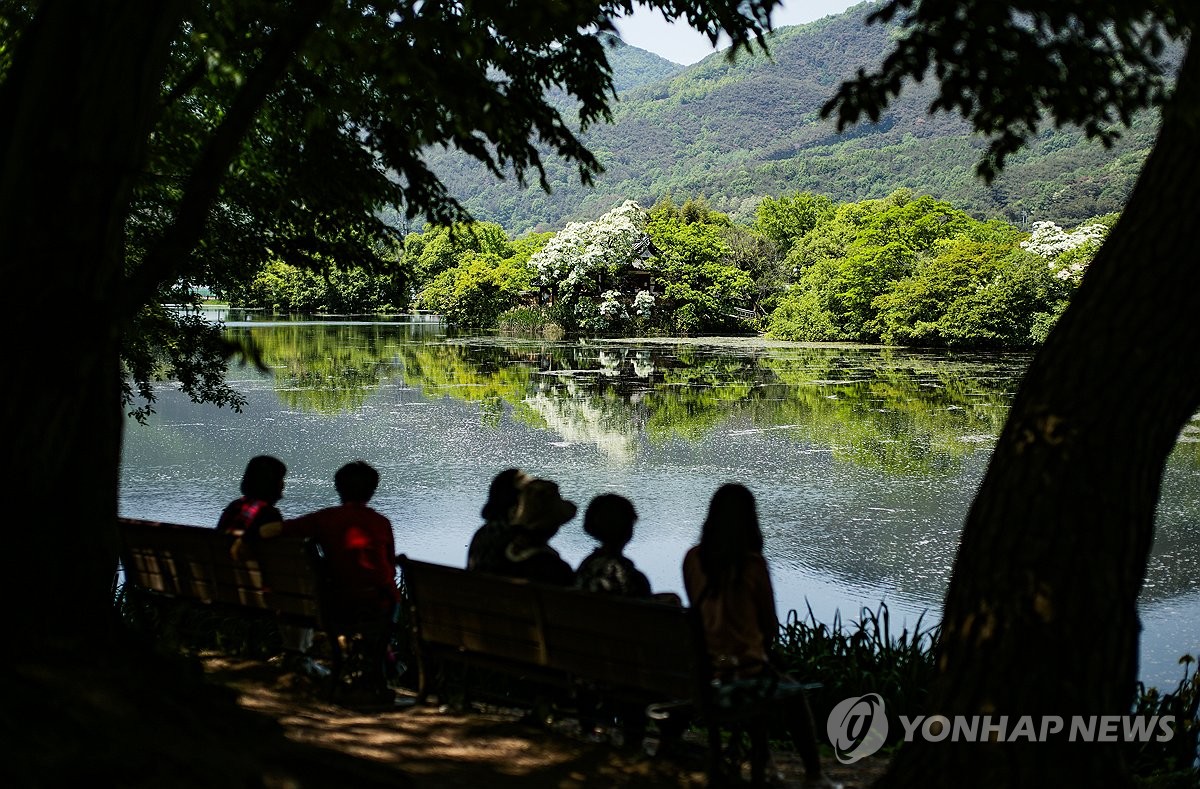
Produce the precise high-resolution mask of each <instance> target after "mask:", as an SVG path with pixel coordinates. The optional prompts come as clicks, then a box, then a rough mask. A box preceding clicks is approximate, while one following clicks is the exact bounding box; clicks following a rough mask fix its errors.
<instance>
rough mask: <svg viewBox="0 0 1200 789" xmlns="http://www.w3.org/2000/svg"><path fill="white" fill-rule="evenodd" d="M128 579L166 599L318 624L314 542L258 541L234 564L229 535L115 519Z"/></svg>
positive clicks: (319, 572) (319, 575) (319, 579)
mask: <svg viewBox="0 0 1200 789" xmlns="http://www.w3.org/2000/svg"><path fill="white" fill-rule="evenodd" d="M117 532H118V534H119V536H120V556H121V566H122V569H123V571H124V573H125V582H126V583H127V584H133V585H134V586H137V587H140V588H142V589H145V590H149V591H151V592H154V593H156V594H160V595H164V596H167V597H174V598H179V599H185V600H191V601H194V602H198V603H205V604H209V605H225V606H236V607H238V608H242V609H249V610H253V611H260V612H262V613H264V614H268V613H269V614H274V615H276V616H278V617H279V618H280V619H281V620H283V621H285V622H289V623H292V624H297V625H304V626H310V627H318V628H321V627H323V624H324V612H323V609H322V602H321V590H322V587H323V586H324V582H323V567H322V563H321V558H320V553H319V550H318V549H317V548H316V545H315V544H314V543H311V542H310V541H309V540H307V539H302V538H297V537H279V538H276V539H272V540H262V541H260V542H259V543H257V544H256V545H255V546H254V550H253V556H252V557H250V558H246V559H244V560H237V559H234V558H233V557H232V556H231V555H230V552H229V549H230V546H231V545H232V544H233V538H232V537H230V536H229V535H227V534H222V533H221V532H218V531H217V530H216V529H215V528H205V527H201V526H184V525H180V524H176V523H159V522H156V521H147V520H139V519H136V518H119V519H118V522H117Z"/></svg>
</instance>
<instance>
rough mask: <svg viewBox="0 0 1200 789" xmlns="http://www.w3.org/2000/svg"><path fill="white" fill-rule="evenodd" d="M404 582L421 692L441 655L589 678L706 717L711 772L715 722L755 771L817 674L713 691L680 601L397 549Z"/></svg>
mask: <svg viewBox="0 0 1200 789" xmlns="http://www.w3.org/2000/svg"><path fill="white" fill-rule="evenodd" d="M396 561H397V564H398V565H399V566H400V569H401V572H402V574H403V580H404V585H405V589H406V591H407V604H408V623H409V627H410V628H411V632H412V639H413V651H414V654H415V656H416V660H417V669H418V677H419V679H418V688H417V692H418V698H419V699H422V700H423V699H425V698H427V696H428V695H429V693H430V692H431V690H432V689H433V684H434V681H435V679H434V678H435V676H436V675H437V673H438V671H439V668H440V667H441V666H442V665H443V664H445V663H447V662H455V663H461V664H465V665H471V666H480V667H484V668H488V669H493V670H499V671H503V672H507V673H509V674H513V675H516V676H519V677H523V678H525V679H527V680H531V681H534V682H537V683H546V684H549V685H551V686H556V687H561V688H571V687H574V686H575V685H576V683H578V682H580V681H585V682H587V683H590V684H591V685H593V686H594V687H596V688H598V689H599V691H600V692H601V693H602V694H603V695H604V696H605V697H606V698H609V699H616V700H618V701H621V702H633V703H637V704H639V705H640V707H641V708H643V709H645V710H646V712H647V714H648V715H649V716H650V717H651V718H658V719H662V718H663V717H666V715H667V712H668V711H678V712H687V713H689V714H690V715H692V716H694V718H695V720H696V721H697V722H698V723H701V724H703V725H705V726H706V728H707V730H708V738H709V757H710V761H709V771H710V781H711V782H712V783H717V782H719V780H720V778H721V777H722V776H723V775H726V774H727V773H728V771H729V769H730V765H728V764H727V763H726V756H727V755H728V754H727V753H726V752H724V751H723V748H722V743H721V740H722V738H721V731H722V728H723V727H724V728H727V729H730V728H732V729H737V730H745V731H747V732H749V733H751V735H752V736H751V740H752V742H751V751H752V753H751V763H752V772H753V773H754V774H756V775H757V776H759V777H761V774H762V771H763V768H764V766H765V762H766V755H767V754H766V728H765V721H766V718H767V716H768V715H770V714H771V713H772V712H773V711H774V710H775V709H776V707H777V705H779V704H780V703H782V702H784V701H785V700H786V699H787V698H789V697H792V696H794V695H795V694H797V693H803V692H804V690H806V689H809V688H812V687H817V685H815V684H808V685H801V684H797V683H789V684H788V685H787V686H786V687H782V688H780V689H779V692H778V693H776V694H774V695H773V696H772V697H771V698H765V699H764V698H752V697H751V696H750V695H747V696H746V697H744V698H743V697H740V696H739V694H736V693H734V694H731V693H729V692H728V691H729V688H728V687H726V688H724V690H725V691H726V692H721V690H722V688H721V686H719V685H714V683H713V681H712V677H713V672H712V669H711V666H710V664H709V661H708V656H707V650H706V649H705V647H704V641H703V635H702V633H701V631H700V628H699V622H698V621H697V617H696V615H695V614H694V613H693V611H692V610H691V609H689V608H686V607H682V606H674V605H668V604H663V603H657V602H652V601H646V600H637V599H629V598H619V597H610V596H604V595H596V594H591V593H588V592H582V591H578V590H574V589H566V588H563V587H558V586H548V585H545V584H539V583H532V582H529V581H524V580H520V579H511V578H501V577H498V576H493V575H488V574H484V573H473V572H468V571H466V570H460V569H457V568H453V567H446V566H442V565H437V564H431V563H428V562H421V561H417V560H414V559H410V558H408V557H407V556H404V555H401V556H398V557H396Z"/></svg>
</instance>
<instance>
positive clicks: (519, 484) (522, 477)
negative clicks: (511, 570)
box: [467, 468, 530, 573]
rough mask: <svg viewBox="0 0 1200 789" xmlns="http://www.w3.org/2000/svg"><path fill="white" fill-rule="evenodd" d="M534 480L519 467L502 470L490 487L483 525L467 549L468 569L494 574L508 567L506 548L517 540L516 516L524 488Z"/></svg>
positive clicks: (481, 512) (485, 504)
mask: <svg viewBox="0 0 1200 789" xmlns="http://www.w3.org/2000/svg"><path fill="white" fill-rule="evenodd" d="M529 479H530V477H529V475H528V474H526V473H525V472H524V471H521V470H520V469H517V468H509V469H505V470H504V471H501V472H500V473H499V474H497V475H496V476H495V477H494V478H493V479H492V484H491V485H490V486H489V487H488V498H487V501H486V502H485V503H484V505H483V509H482V511H480V513H479V514H480V517H482V518H483V525H482V526H480V527H479V528H478V529H477V530H476V531H475V534H474V536H473V537H471V544H470V545H469V546H467V569H468V570H477V571H479V572H484V573H494V572H497V571H498V570H499V569H500V568H502V567H503V566H504V563H505V559H504V549H505V548H507V547H508V544H509V543H510V542H511V541H512V538H513V528H512V517H513V513H515V512H516V509H517V501H518V500H519V499H520V496H521V488H523V487H524V486H525V483H527V482H528V481H529Z"/></svg>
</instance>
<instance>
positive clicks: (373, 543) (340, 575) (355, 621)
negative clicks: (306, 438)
mask: <svg viewBox="0 0 1200 789" xmlns="http://www.w3.org/2000/svg"><path fill="white" fill-rule="evenodd" d="M333 485H334V487H335V488H336V489H337V492H338V497H339V498H340V499H341V502H342V503H341V504H339V505H338V506H336V507H326V508H325V509H321V510H317V511H316V512H311V513H308V514H307V515H301V516H300V517H298V518H289V519H287V520H285V521H283V522H282V523H280V524H277V525H271V526H264V527H263V528H262V529H261V530H260V534H261V536H262V537H264V538H269V537H274V536H278V535H283V536H288V537H309V538H312V539H313V540H315V541H316V542H317V543H318V544H319V545H320V546H321V549H322V551H323V552H324V554H325V559H326V561H327V562H328V568H329V580H330V585H331V589H330V598H331V600H332V603H331V606H330V616H331V618H332V619H333V620H334V622H335V629H340V630H341V631H342V632H343V633H347V634H360V635H362V636H363V637H364V638H366V639H367V641H368V643H366V644H365V646H364V648H365V649H367V650H369V652H368V654H370V655H371V665H370V667H369V670H370V672H371V676H368V677H365V678H364V679H365V680H366V681H367V682H368V684H369V686H370V689H371V690H375V691H379V692H380V693H384V692H387V686H386V679H385V677H386V672H385V660H386V655H387V647H388V642H389V639H390V630H391V626H392V624H393V623H394V622H395V615H396V611H397V606H398V604H399V602H400V592H399V589H398V588H397V586H396V546H395V538H394V537H393V535H392V524H391V521H389V520H388V519H387V518H386V517H385V516H384V515H382V514H380V513H379V512H377V511H376V510H374V509H372V508H371V507H370V506H368V504H367V502H369V501H370V500H371V497H372V496H374V495H375V490H376V488H378V486H379V472H378V471H376V470H375V468H374V467H372V466H371V465H370V464H368V463H365V462H364V461H361V460H356V461H354V462H352V463H347V464H346V465H344V466H342V467H341V468H339V469H338V470H337V473H336V474H334V477H333ZM376 664H378V665H376Z"/></svg>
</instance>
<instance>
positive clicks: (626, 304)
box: [529, 200, 654, 330]
mask: <svg viewBox="0 0 1200 789" xmlns="http://www.w3.org/2000/svg"><path fill="white" fill-rule="evenodd" d="M647 216H648V214H647V211H646V210H645V209H644V208H642V207H641V206H639V205H638V204H637V203H636V202H634V201H633V200H626V201H625V202H624V203H622V204H621V205H619V206H617V207H616V208H614V209H612V210H611V211H609V212H608V213H606V214H604V215H603V216H601V217H600V218H599V219H597V220H596V221H594V222H572V223H570V224H568V225H567V226H566V227H565V228H563V229H562V230H561V231H559V233H557V234H556V235H555V236H554V237H553V238H551V239H550V241H549V242H548V243H547V244H546V246H545V247H543V248H542V250H541V251H540V252H538V253H537V254H535V255H534V256H533V257H532V258H530V261H529V263H530V265H531V266H533V269H534V272H535V273H534V285H535V286H537V287H540V288H541V289H542V291H543V292H544V293H547V294H548V295H549V299H550V303H551V304H552V305H553V309H554V313H555V314H556V316H557V317H558V318H559V320H561V321H562V322H564V323H566V324H568V328H575V327H579V328H588V329H599V330H604V329H612V328H616V327H617V326H620V325H623V324H625V323H627V322H628V321H630V320H631V319H632V317H633V316H634V315H637V316H640V317H643V318H644V317H648V316H649V313H650V309H651V308H652V307H653V304H654V298H653V297H652V296H651V295H650V294H649V293H648V292H645V291H641V292H639V293H637V294H635V295H631V294H626V293H623V292H622V291H621V290H620V289H619V288H618V287H617V286H618V284H619V277H620V274H621V272H622V271H624V270H626V269H627V268H628V267H629V266H630V265H631V264H632V263H633V261H634V260H635V259H636V258H637V250H636V244H637V242H638V241H639V240H640V239H641V238H642V237H643V236H645V234H646V220H647Z"/></svg>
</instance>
